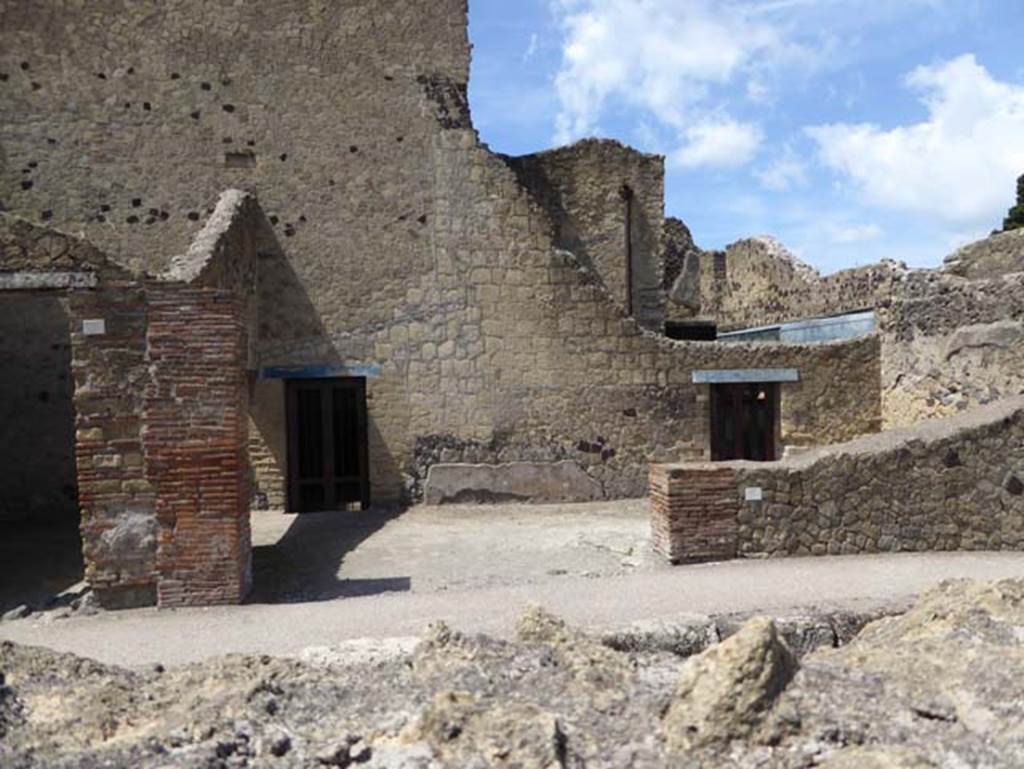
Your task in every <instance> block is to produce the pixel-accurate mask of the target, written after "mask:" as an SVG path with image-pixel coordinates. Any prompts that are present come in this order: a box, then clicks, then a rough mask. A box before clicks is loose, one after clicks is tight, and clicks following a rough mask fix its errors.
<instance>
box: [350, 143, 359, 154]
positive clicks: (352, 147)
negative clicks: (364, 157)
mask: <svg viewBox="0 0 1024 769" xmlns="http://www.w3.org/2000/svg"><path fill="white" fill-rule="evenodd" d="M348 151H349V152H351V153H352V154H353V155H355V154H356V153H357V152H359V148H358V147H357V146H356V145H354V144H353V145H352V146H350V147H349V148H348Z"/></svg>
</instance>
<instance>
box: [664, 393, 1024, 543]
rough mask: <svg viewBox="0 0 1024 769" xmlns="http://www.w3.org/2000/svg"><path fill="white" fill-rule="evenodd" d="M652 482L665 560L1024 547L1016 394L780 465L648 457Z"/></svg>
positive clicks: (1022, 421)
mask: <svg viewBox="0 0 1024 769" xmlns="http://www.w3.org/2000/svg"><path fill="white" fill-rule="evenodd" d="M650 482H651V508H652V536H653V543H654V547H655V549H656V550H657V551H658V552H660V553H662V554H663V555H665V556H666V557H667V558H669V559H671V560H672V561H690V560H700V559H707V558H731V557H733V556H734V555H736V554H738V555H740V556H786V555H824V554H845V553H872V552H887V551H900V550H909V551H914V550H1016V549H1021V548H1024V397H1017V398H1011V399H1007V400H1005V401H1001V402H999V403H996V404H992V405H990V406H986V407H983V408H979V409H976V410H974V411H970V412H967V413H965V414H963V415H961V416H958V417H954V418H951V419H945V420H933V421H929V422H923V423H921V424H919V425H915V426H914V427H911V428H904V429H898V430H890V431H888V432H885V433H880V434H878V435H873V436H866V437H864V438H860V439H858V440H855V441H851V442H849V443H845V444H839V445H835V446H826V447H822V448H820V449H816V450H813V451H809V452H807V453H805V454H802V455H800V456H796V457H792V458H790V459H786V460H783V461H781V462H774V463H766V464H755V463H750V462H723V463H718V464H708V463H702V464H693V465H654V466H653V467H652V468H651V475H650ZM730 532H734V536H733V537H732V538H731V539H730V536H729V535H730Z"/></svg>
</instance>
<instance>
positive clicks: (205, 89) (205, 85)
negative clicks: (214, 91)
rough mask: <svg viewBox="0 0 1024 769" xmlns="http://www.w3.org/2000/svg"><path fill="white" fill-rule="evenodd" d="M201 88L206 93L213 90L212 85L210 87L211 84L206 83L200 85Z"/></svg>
mask: <svg viewBox="0 0 1024 769" xmlns="http://www.w3.org/2000/svg"><path fill="white" fill-rule="evenodd" d="M199 87H200V88H202V89H203V90H204V91H209V90H210V89H211V88H213V86H212V85H210V84H209V83H205V82H204V83H200V84H199Z"/></svg>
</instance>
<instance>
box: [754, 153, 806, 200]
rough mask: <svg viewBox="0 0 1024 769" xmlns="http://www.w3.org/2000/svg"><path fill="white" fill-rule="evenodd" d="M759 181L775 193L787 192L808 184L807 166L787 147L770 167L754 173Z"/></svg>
mask: <svg viewBox="0 0 1024 769" xmlns="http://www.w3.org/2000/svg"><path fill="white" fill-rule="evenodd" d="M754 176H755V177H757V180H758V181H759V182H761V184H762V185H763V186H764V187H766V188H767V189H769V190H772V191H773V192H785V191H786V190H789V189H791V188H793V187H802V186H803V185H805V184H807V164H806V163H804V161H803V160H801V159H800V157H799V156H798V155H797V154H796V153H795V152H794V151H793V148H792V147H789V146H787V147H786V148H785V149H784V150H783V151H782V154H781V155H779V156H778V157H776V158H775V159H774V160H773V161H772V162H771V164H770V165H768V166H766V167H764V168H761V169H759V170H757V171H755V172H754Z"/></svg>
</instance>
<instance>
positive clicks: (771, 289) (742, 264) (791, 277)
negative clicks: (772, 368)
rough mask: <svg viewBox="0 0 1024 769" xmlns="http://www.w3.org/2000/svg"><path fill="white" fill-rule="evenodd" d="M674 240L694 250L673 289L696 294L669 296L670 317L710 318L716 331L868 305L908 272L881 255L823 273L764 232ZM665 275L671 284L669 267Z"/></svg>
mask: <svg viewBox="0 0 1024 769" xmlns="http://www.w3.org/2000/svg"><path fill="white" fill-rule="evenodd" d="M687 234H688V231H687ZM676 240H677V242H678V243H679V244H681V250H684V251H686V252H687V253H693V251H694V250H695V251H696V254H697V257H696V260H695V261H696V265H693V266H691V268H690V272H689V274H688V279H687V280H686V281H685V284H686V285H685V286H678V290H680V291H681V292H682V293H683V294H684V295H694V296H696V297H697V299H696V300H694V301H690V302H682V303H680V302H678V301H676V302H670V304H669V307H670V310H669V318H670V319H671V320H688V319H695V318H699V319H706V320H711V321H715V322H716V323H717V324H718V327H719V331H732V330H736V329H741V328H753V327H757V326H765V325H772V324H775V323H782V322H785V321H791V320H799V319H802V318H813V317H821V316H829V315H840V314H842V313H847V312H854V311H857V310H867V309H872V308H874V307H877V306H879V305H880V304H882V303H884V302H886V301H888V299H889V297H890V296H891V295H892V293H893V292H894V290H896V286H897V285H898V284H899V282H900V281H901V279H902V278H903V276H904V275H905V274H906V273H907V270H906V268H904V267H902V266H901V265H899V264H897V263H895V262H888V261H885V262H880V263H878V264H873V265H868V266H864V267H854V268H851V269H848V270H841V271H839V272H836V273H833V274H831V275H825V276H822V275H820V274H819V273H818V271H817V270H815V269H814V268H812V267H810V266H809V265H807V264H804V263H803V262H801V261H800V260H799V259H798V258H797V257H795V256H793V255H792V254H791V253H789V252H788V251H787V250H786V249H785V247H783V246H782V245H781V244H780V243H779V242H778V241H776V240H774V239H773V238H768V237H759V238H748V239H746V240H740V241H737V242H736V243H733V244H732V245H730V246H728V247H727V248H726V249H725V250H724V251H702V250H700V249H696V247H692V239H691V240H690V245H691V247H688V246H687V243H686V238H685V237H682V238H680V237H679V236H677V238H676ZM670 242H671V241H670ZM676 248H677V249H680V245H677V246H676ZM693 261H694V259H692V258H691V262H693ZM676 274H677V275H678V273H676ZM669 279H671V280H673V283H674V284H675V278H674V277H672V276H671V273H669V274H667V275H666V280H669ZM676 285H678V284H676Z"/></svg>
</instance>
